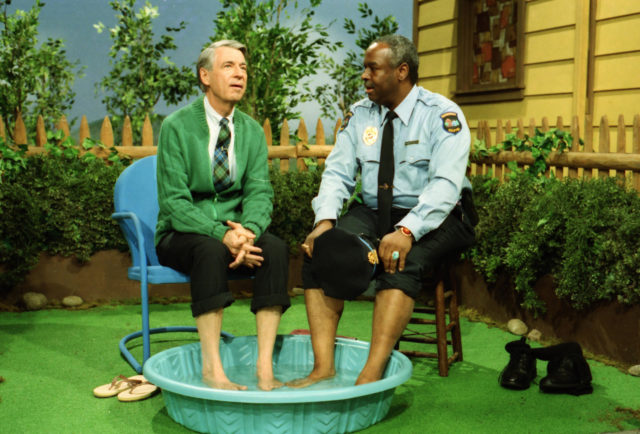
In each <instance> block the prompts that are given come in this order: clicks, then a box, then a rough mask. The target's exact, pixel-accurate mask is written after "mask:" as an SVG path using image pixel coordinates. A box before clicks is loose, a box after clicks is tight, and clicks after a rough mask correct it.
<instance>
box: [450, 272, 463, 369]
mask: <svg viewBox="0 0 640 434" xmlns="http://www.w3.org/2000/svg"><path fill="white" fill-rule="evenodd" d="M449 288H450V291H451V296H450V298H449V322H450V323H451V324H453V328H452V329H451V344H452V347H453V351H454V354H457V357H456V360H458V361H460V362H461V361H462V360H463V359H462V335H461V334H460V314H459V312H458V283H457V281H456V276H455V273H454V271H453V267H449Z"/></svg>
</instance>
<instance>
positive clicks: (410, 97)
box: [385, 84, 418, 125]
mask: <svg viewBox="0 0 640 434" xmlns="http://www.w3.org/2000/svg"><path fill="white" fill-rule="evenodd" d="M417 101H418V86H416V85H415V84H414V85H413V87H412V88H411V90H410V91H409V93H408V94H407V96H405V97H404V99H403V100H402V102H401V103H400V104H398V107H396V109H395V110H394V111H395V112H396V114H397V115H398V118H399V119H400V120H401V121H402V123H403V124H405V125H408V124H409V118H410V117H411V112H412V111H413V108H414V107H415V106H416V102H417ZM385 115H386V112H385Z"/></svg>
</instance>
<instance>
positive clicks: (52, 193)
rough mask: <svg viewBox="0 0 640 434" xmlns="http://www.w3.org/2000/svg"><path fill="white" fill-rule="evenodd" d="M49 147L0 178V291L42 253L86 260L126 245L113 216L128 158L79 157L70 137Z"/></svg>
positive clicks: (27, 268) (19, 277)
mask: <svg viewBox="0 0 640 434" xmlns="http://www.w3.org/2000/svg"><path fill="white" fill-rule="evenodd" d="M87 146H93V145H91V144H90V145H87ZM47 148H48V149H49V152H48V153H44V154H39V155H34V156H31V157H26V158H25V159H24V161H23V162H24V163H25V164H18V165H13V166H12V170H11V171H8V170H7V171H6V173H5V175H7V176H6V177H5V178H4V179H3V180H2V182H0V215H2V217H3V218H2V219H0V240H2V241H1V242H0V293H1V292H5V291H8V290H10V289H11V288H12V287H13V286H15V285H16V284H17V283H18V282H20V281H21V280H22V279H23V278H24V276H25V275H26V274H27V273H28V272H29V270H30V269H31V268H32V267H33V266H34V265H35V264H36V263H37V261H38V257H39V255H40V253H41V252H47V253H49V254H51V255H61V256H75V257H76V258H77V259H78V260H79V261H81V262H84V261H87V260H89V258H90V256H91V255H92V254H93V253H95V252H97V251H99V250H105V249H113V248H115V249H120V250H124V249H126V247H127V245H126V242H125V241H124V238H123V237H122V235H121V233H120V229H119V227H118V225H117V223H115V222H114V221H113V220H112V219H111V218H110V215H111V213H112V211H113V186H114V184H115V181H116V179H117V177H118V175H119V174H120V172H121V171H122V170H123V168H124V166H125V164H126V162H123V161H120V160H118V159H116V161H115V162H112V164H106V163H105V162H104V161H103V160H102V159H98V158H95V156H94V155H93V154H85V155H84V156H82V157H80V156H79V152H78V150H77V149H75V148H72V146H71V143H70V142H65V143H62V144H57V145H47ZM14 160H15V159H14Z"/></svg>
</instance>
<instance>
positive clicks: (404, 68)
mask: <svg viewBox="0 0 640 434" xmlns="http://www.w3.org/2000/svg"><path fill="white" fill-rule="evenodd" d="M407 77H409V65H407V63H406V62H405V63H401V64H400V65H399V66H398V67H397V68H396V78H397V79H398V81H404V80H406V79H407Z"/></svg>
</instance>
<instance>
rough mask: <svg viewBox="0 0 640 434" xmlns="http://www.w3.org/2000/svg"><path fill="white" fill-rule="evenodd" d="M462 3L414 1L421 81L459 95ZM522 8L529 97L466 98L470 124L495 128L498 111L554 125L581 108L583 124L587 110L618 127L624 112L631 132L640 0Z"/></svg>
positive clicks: (545, 2)
mask: <svg viewBox="0 0 640 434" xmlns="http://www.w3.org/2000/svg"><path fill="white" fill-rule="evenodd" d="M459 7H460V6H459V0H416V1H415V4H414V11H415V14H416V15H417V16H416V17H414V23H415V24H414V26H415V28H414V35H415V36H414V39H415V42H416V45H417V48H418V53H419V55H420V70H419V84H420V85H422V86H423V87H425V88H427V89H429V90H431V91H434V92H438V93H441V94H443V95H445V96H447V97H449V98H451V99H453V100H455V90H456V70H457V68H456V66H457V65H456V64H457V45H458V41H457V34H458V29H457V26H458V20H457V18H458V8H459ZM524 10H525V27H524V85H525V88H524V98H523V99H522V100H518V101H505V102H491V103H484V104H483V103H479V104H461V107H462V109H463V111H464V113H465V115H466V117H467V120H468V121H469V125H470V126H471V127H472V130H475V128H476V126H477V124H478V122H479V121H481V120H487V121H489V126H490V127H492V128H493V127H495V125H496V123H497V120H498V119H501V120H502V122H503V123H506V121H511V122H512V124H514V125H515V123H516V122H517V120H518V119H523V120H524V122H525V124H527V125H528V124H529V122H530V119H535V122H536V124H537V125H541V122H542V118H543V117H547V118H548V119H549V123H550V124H552V125H555V123H556V119H557V117H558V116H561V117H562V118H563V121H564V124H565V125H569V123H570V121H571V118H572V117H573V116H574V115H577V116H578V118H579V120H580V126H581V128H580V130H581V131H582V130H583V126H584V125H583V122H584V119H585V115H588V114H590V115H592V120H593V121H592V123H593V125H594V126H595V127H596V128H597V127H598V126H599V125H600V121H601V118H602V117H603V116H607V120H608V123H609V125H611V126H612V127H613V126H614V125H616V124H617V123H618V118H619V116H620V115H623V116H624V120H625V124H626V126H627V135H630V134H631V125H632V122H633V116H634V115H636V114H638V113H640V1H639V0H525V2H524ZM595 134H596V135H597V130H596V131H595ZM616 134H617V133H616V132H615V129H614V131H612V135H611V141H610V143H612V144H613V143H616V140H617V137H616ZM596 142H597V141H596ZM627 142H628V144H629V146H630V145H631V140H627ZM594 145H595V148H596V149H595V150H598V149H597V148H598V145H597V143H594ZM630 150H631V149H628V150H627V151H630Z"/></svg>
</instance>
